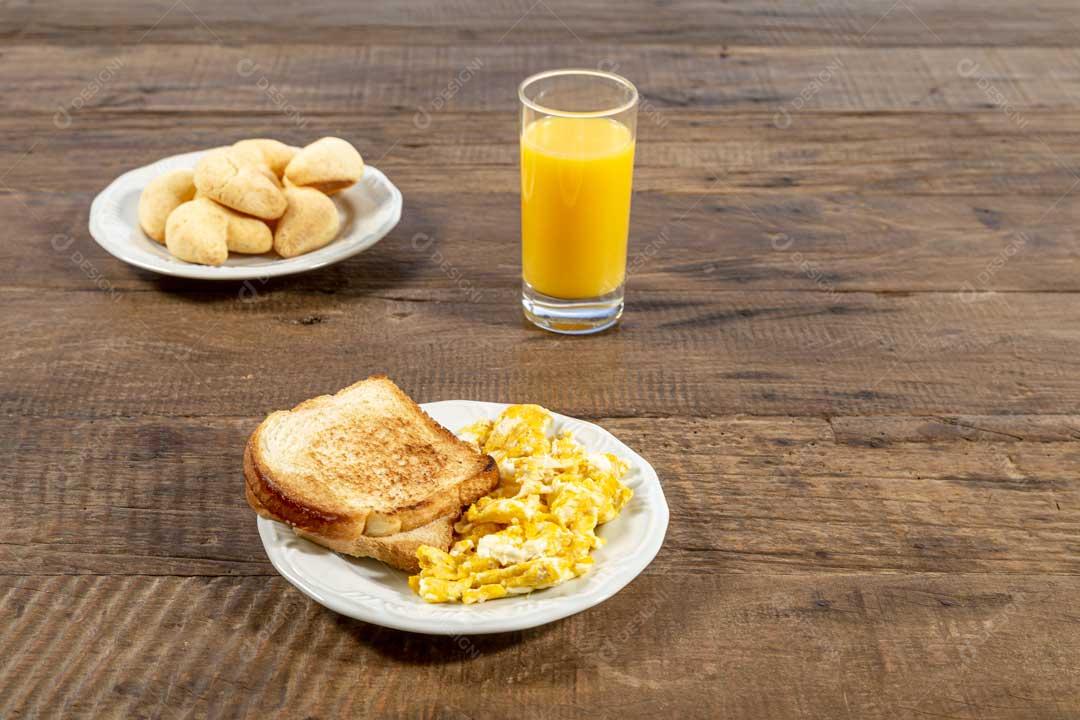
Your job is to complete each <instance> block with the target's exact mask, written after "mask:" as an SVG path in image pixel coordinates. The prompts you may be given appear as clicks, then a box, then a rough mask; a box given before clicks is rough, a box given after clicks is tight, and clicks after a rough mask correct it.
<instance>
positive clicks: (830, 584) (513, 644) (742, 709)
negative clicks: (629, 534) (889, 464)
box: [0, 573, 1080, 719]
mask: <svg viewBox="0 0 1080 720" xmlns="http://www.w3.org/2000/svg"><path fill="white" fill-rule="evenodd" d="M1078 590H1080V580H1078V579H1077V578H1076V576H1069V577H1054V578H1048V577H1044V576H1039V575H1035V576H1031V575H1029V576H1006V577H1002V576H997V575H992V574H987V575H976V576H961V577H948V576H935V575H920V574H913V575H905V576H900V577H897V576H884V575H878V576H864V575H841V576H822V575H819V574H812V575H793V576H765V577H761V576H754V575H744V576H717V575H711V574H707V573H702V574H695V575H687V576H685V577H681V578H678V579H677V580H674V579H670V578H666V577H663V576H657V575H655V574H653V573H647V574H646V575H644V576H642V577H641V578H639V579H638V580H637V581H635V582H634V583H633V584H632V585H631V586H629V587H628V588H627V589H625V590H624V591H623V592H621V593H619V594H618V595H616V596H615V597H614V598H613V599H611V600H610V601H608V602H607V603H605V604H603V605H601V606H599V607H598V608H595V609H594V610H592V611H590V612H587V613H584V614H582V615H578V616H575V617H572V618H569V619H567V620H564V621H560V622H557V623H554V624H552V625H548V626H545V627H542V628H538V629H536V630H531V631H526V632H520V633H509V634H504V635H495V636H474V637H452V638H451V637H447V638H439V637H435V638H432V637H424V636H418V635H411V634H408V633H400V632H395V631H391V630H385V629H382V628H378V627H376V626H373V625H368V624H365V623H361V622H357V621H353V620H350V619H348V618H343V617H341V616H338V615H335V614H333V613H332V612H330V611H329V610H325V609H323V608H321V607H320V606H318V605H316V604H314V603H312V602H310V601H308V600H307V599H306V598H305V597H303V596H302V595H300V593H299V592H297V591H296V590H294V589H293V588H291V587H290V586H289V585H288V584H287V583H286V582H285V581H284V580H282V579H280V578H215V579H211V578H133V577H128V578H118V577H38V576H28V577H24V578H20V579H11V578H0V617H2V618H3V619H4V620H5V621H7V622H8V623H9V627H16V628H21V629H23V630H25V628H26V625H25V621H26V619H27V618H33V617H36V618H39V619H40V621H41V625H40V630H41V632H40V633H39V634H38V635H37V640H36V641H35V642H34V643H33V644H32V645H27V644H25V638H24V637H20V635H21V634H20V633H18V632H14V633H5V634H4V635H3V636H0V651H2V652H3V657H4V658H5V663H6V666H7V667H6V669H7V670H8V671H7V672H5V673H3V674H2V675H0V712H3V713H4V715H5V716H6V717H23V716H25V715H28V714H31V715H32V714H33V713H34V711H35V710H36V709H37V708H43V707H47V708H62V709H63V710H64V711H66V712H67V713H71V714H74V715H79V716H94V717H101V716H116V717H162V718H170V717H187V716H196V717H205V716H212V717H223V716H233V715H237V714H240V715H248V716H260V715H265V714H286V713H288V714H291V713H292V712H294V711H295V709H297V708H305V709H309V714H316V715H318V716H320V717H341V716H346V715H348V716H361V717H403V716H404V717H430V718H483V717H490V716H491V715H492V713H494V712H498V711H499V709H508V708H513V709H514V714H515V716H519V717H522V718H577V717H581V716H582V714H588V715H590V716H596V717H600V718H622V717H628V716H631V717H644V716H648V715H655V714H656V713H661V712H665V711H669V712H670V711H671V710H672V709H673V708H678V712H679V715H680V717H688V718H702V719H705V718H715V717H720V716H724V717H755V718H760V717H838V718H846V717H859V718H882V719H885V718H891V717H896V716H900V717H918V716H923V715H926V716H940V715H946V716H954V717H956V716H958V717H978V718H991V719H1000V718H1014V717H1028V718H1031V717H1051V718H1052V717H1069V716H1070V715H1071V714H1072V713H1071V710H1072V709H1074V708H1075V707H1077V704H1078V703H1080V693H1078V688H1077V685H1076V682H1075V677H1076V672H1077V669H1078V667H1080V642H1078V640H1080V629H1078V625H1077V622H1076V617H1075V614H1072V612H1071V608H1072V599H1073V598H1074V597H1075V595H1076V592H1077V591H1078ZM1048 626H1052V627H1055V628H1057V632H1055V633H1052V634H1050V633H1047V632H1046V628H1047V627H1048ZM140 628H153V630H154V632H153V633H148V632H144V631H140ZM1035 638H1038V641H1036V640H1035ZM20 641H22V642H20ZM657 648H664V652H663V653H657V652H656V649H657ZM519 658H520V659H519ZM691 668H692V670H693V672H688V669H691ZM809 668H812V669H809ZM433 688H437V691H435V690H432V689H433ZM314 708H318V709H319V710H317V711H315V710H311V709H314Z"/></svg>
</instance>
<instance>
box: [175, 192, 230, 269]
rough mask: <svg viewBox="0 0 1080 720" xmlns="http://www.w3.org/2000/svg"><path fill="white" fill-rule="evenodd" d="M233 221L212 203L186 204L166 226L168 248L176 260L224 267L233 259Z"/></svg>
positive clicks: (201, 199) (177, 210) (207, 201)
mask: <svg viewBox="0 0 1080 720" xmlns="http://www.w3.org/2000/svg"><path fill="white" fill-rule="evenodd" d="M228 230H229V219H228V217H227V216H226V215H225V213H223V212H222V211H221V208H220V207H219V206H218V205H217V204H215V203H214V201H212V200H208V199H207V198H199V199H198V200H191V201H189V202H186V203H184V204H182V205H181V206H180V207H178V208H176V209H175V210H173V211H172V213H170V214H169V219H168V221H166V223H165V247H167V248H169V252H171V253H172V254H173V255H175V256H176V257H178V258H180V259H181V260H186V261H187V262H192V263H199V264H200V265H221V264H223V263H224V262H225V261H226V260H227V259H228V258H229V244H228V240H227V238H228Z"/></svg>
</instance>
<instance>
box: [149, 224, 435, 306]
mask: <svg viewBox="0 0 1080 720" xmlns="http://www.w3.org/2000/svg"><path fill="white" fill-rule="evenodd" d="M397 244H400V243H397ZM393 245H395V243H394V242H393V241H392V240H391V239H390V238H387V239H386V240H384V241H383V242H382V243H380V244H379V245H377V246H375V247H374V248H372V249H370V250H368V251H367V252H364V253H361V254H360V255H356V256H354V257H351V258H348V259H346V260H342V261H341V262H339V263H336V264H334V265H329V266H327V267H323V268H319V269H317V270H309V271H307V272H303V273H298V274H296V275H284V276H281V277H259V278H253V279H250V280H227V281H212V280H191V279H188V278H178V277H170V276H167V275H157V274H155V273H150V272H148V271H144V270H139V271H138V272H139V273H140V274H141V275H143V276H144V277H146V278H147V279H148V280H149V281H150V282H151V283H153V285H154V286H156V289H157V290H159V291H161V292H163V293H166V294H168V295H172V296H174V297H176V298H178V299H181V300H185V301H189V302H195V303H220V302H229V301H240V302H241V303H244V304H251V305H258V303H259V302H260V301H263V300H266V299H268V298H269V297H271V296H272V295H274V294H275V293H278V292H281V291H289V290H296V291H301V292H303V291H307V292H310V293H318V294H323V295H327V296H333V295H337V294H348V295H351V296H352V295H355V296H360V295H367V294H371V293H376V292H379V291H381V290H385V289H387V288H393V287H400V286H402V285H404V284H405V283H406V282H407V281H408V280H409V279H410V278H412V277H413V276H414V275H416V274H417V273H418V272H420V268H419V267H418V266H417V263H415V262H410V261H409V258H408V257H405V254H406V253H402V252H398V251H397V250H400V249H395V248H394V247H393ZM406 252H407V251H406Z"/></svg>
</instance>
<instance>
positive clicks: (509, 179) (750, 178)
mask: <svg viewBox="0 0 1080 720" xmlns="http://www.w3.org/2000/svg"><path fill="white" fill-rule="evenodd" d="M667 118H668V116H667V115H665V116H664V122H665V125H664V126H660V125H650V124H649V121H647V120H644V119H643V122H642V128H641V139H640V141H639V147H638V152H637V157H636V168H635V175H634V185H635V189H636V191H637V192H638V193H641V192H658V193H665V194H668V195H676V196H681V195H686V194H694V195H710V196H715V197H724V196H728V195H735V196H738V197H739V198H740V199H741V196H743V195H747V194H773V195H776V196H777V197H782V198H785V199H788V200H789V201H795V198H800V199H804V198H807V196H811V195H812V196H814V197H815V198H819V199H820V198H828V197H834V196H847V195H859V196H860V197H870V198H874V197H876V196H879V195H882V194H886V195H890V196H892V195H924V196H951V195H982V196H1007V197H1015V196H1016V195H1036V196H1045V199H1042V200H1041V201H1040V203H1039V204H1040V212H1045V211H1047V210H1048V209H1050V208H1051V207H1052V206H1054V202H1055V201H1057V200H1058V199H1059V198H1061V196H1062V195H1063V194H1065V193H1067V192H1069V191H1070V190H1075V184H1076V183H1077V179H1078V178H1080V145H1078V144H1077V143H1076V137H1075V133H1073V132H1072V130H1071V129H1070V128H1071V127H1073V126H1075V124H1076V123H1077V122H1080V114H1078V113H1074V112H1068V113H1057V112H1044V113H1037V114H1032V115H1030V116H1025V119H1026V120H1027V124H1026V126H1025V127H1023V128H1021V127H1018V126H1017V125H1016V124H1015V123H1014V122H1013V120H1012V119H1010V117H1009V116H1007V115H1005V114H1003V113H999V112H984V113H978V114H959V113H940V114H939V113H904V114H895V115H893V114H890V115H871V116H861V115H853V114H848V113H803V114H801V115H799V116H798V117H795V118H793V121H792V124H791V125H790V126H788V127H784V128H780V127H777V126H776V125H775V124H774V122H773V120H774V114H773V112H772V111H768V112H758V113H732V114H704V113H698V114H690V115H686V116H682V115H680V116H678V117H675V116H672V117H671V119H670V121H668V120H667ZM309 121H310V122H309V123H308V126H307V127H306V128H304V129H303V130H301V131H297V130H296V129H295V128H291V127H289V123H288V121H287V120H285V119H284V118H282V117H280V116H274V115H270V116H267V115H265V114H263V115H259V116H256V117H250V116H244V115H240V116H237V117H233V118H229V119H222V118H221V117H217V116H212V115H205V114H198V115H194V116H192V117H190V118H183V119H181V118H178V117H176V116H172V115H167V114H166V115H156V116H147V117H137V118H136V117H124V116H117V115H116V114H112V113H110V114H106V115H100V116H99V115H96V114H94V113H88V114H86V115H84V116H80V117H76V118H74V119H73V121H72V126H71V129H68V130H56V129H54V128H53V127H52V125H51V121H50V120H49V119H48V118H47V117H46V116H43V115H33V116H30V117H26V118H16V119H13V120H6V121H3V122H0V141H2V145H0V147H2V150H0V168H3V169H4V172H3V173H2V174H0V183H2V185H0V193H4V191H11V190H23V191H31V192H32V191H45V192H48V193H50V194H52V193H69V192H85V193H96V192H98V191H100V190H101V189H102V188H103V187H104V186H105V185H107V184H108V183H109V182H111V181H112V179H113V178H115V177H116V176H117V175H119V174H121V173H123V172H125V171H127V170H130V169H132V168H134V167H138V166H140V165H143V164H148V163H151V162H154V161H155V160H157V159H160V158H162V157H167V156H170V155H175V154H178V153H181V152H188V151H191V150H198V149H205V148H208V147H216V146H219V145H221V144H223V143H226V142H231V141H234V140H237V139H240V138H243V137H251V136H259V135H269V136H276V137H281V138H282V139H284V140H286V141H289V142H295V143H299V144H303V143H306V142H310V141H311V140H312V139H314V138H317V137H320V136H322V135H327V134H333V135H342V136H344V137H347V138H350V139H351V140H352V141H353V142H355V143H356V145H357V146H358V147H359V149H360V151H361V152H362V153H363V154H364V155H365V156H366V157H367V158H368V161H369V162H371V163H372V164H375V165H377V166H379V167H380V168H381V169H383V170H385V171H386V172H387V173H389V175H390V177H391V178H392V179H393V180H394V181H395V182H396V183H398V184H399V185H400V187H401V188H402V190H403V191H404V192H405V193H406V198H407V199H408V198H409V196H410V195H411V193H414V192H419V193H435V192H441V193H449V194H453V196H454V197H457V196H459V195H462V193H463V191H464V193H465V198H466V199H468V194H469V193H488V192H491V193H500V194H505V193H506V192H507V191H508V190H510V189H512V188H514V187H515V186H516V184H517V182H518V152H519V151H518V142H517V135H516V131H515V125H514V116H513V114H512V113H510V112H505V113H502V112H490V113H476V114H466V113H453V114H443V115H439V116H436V117H432V118H431V124H430V125H429V126H427V127H424V128H418V127H416V126H415V125H414V124H413V113H412V112H410V111H406V112H398V113H389V114H375V113H372V114H370V115H354V116H344V115H340V114H334V115H329V116H315V117H311V118H309ZM162 123H165V124H167V125H169V126H174V125H179V126H181V127H183V128H184V130H183V131H182V132H181V133H169V132H161V130H160V126H161V124H162ZM136 138H137V139H138V142H137V143H136V147H135V148H133V147H132V145H133V142H134V140H135V139H136ZM40 201H41V200H38V202H40ZM27 202H30V201H29V200H27ZM503 202H506V201H505V200H503ZM689 204H690V201H685V203H684V201H683V198H681V197H678V198H677V202H676V201H673V202H672V203H671V205H670V210H671V214H672V215H674V214H676V213H681V212H682V211H683V210H684V209H685V207H686V206H687V205H689ZM1058 204H1059V205H1060V204H1061V203H1060V202H1059V203H1058ZM510 207H511V208H514V209H516V203H510ZM1054 207H1056V206H1054ZM408 208H409V209H416V208H417V206H416V205H413V204H410V205H409V206H408ZM918 222H919V216H916V217H912V218H909V219H908V223H909V227H910V226H915V227H918V224H917V223H918Z"/></svg>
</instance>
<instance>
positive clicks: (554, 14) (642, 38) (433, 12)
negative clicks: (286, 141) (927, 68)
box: [0, 0, 1076, 47]
mask: <svg viewBox="0 0 1080 720" xmlns="http://www.w3.org/2000/svg"><path fill="white" fill-rule="evenodd" d="M1074 12H1075V7H1074V6H1072V5H1071V4H1070V3H1068V2H1063V1H1061V0H1058V1H1054V0H1039V2H1033V3H1025V4H1024V5H1022V6H1021V5H1017V4H1016V3H1015V2H1009V1H1008V0H993V1H987V2H976V1H975V0H963V1H961V2H951V3H947V4H945V3H940V2H935V1H934V0H906V1H905V2H904V3H903V4H902V5H898V4H897V3H895V2H893V0H867V1H866V2H860V3H857V4H852V3H847V2H843V0H824V1H821V2H814V3H812V4H807V3H804V2H799V0H783V1H781V2H771V3H769V4H768V5H762V4H761V3H760V2H753V1H752V0H737V1H736V2H725V3H722V4H721V3H715V2H707V1H705V0H675V1H661V0H632V1H630V2H623V3H618V4H612V3H609V2H604V1H603V0H585V1H576V2H571V1H570V0H545V2H544V3H543V4H538V3H533V2H529V0H501V1H499V2H488V3H483V4H474V3H462V2H454V3H446V2H439V1H438V0H423V1H420V2H409V3H403V4H398V3H380V2H349V1H348V0H336V1H335V2H325V3H320V5H319V7H318V9H317V11H315V10H314V9H313V8H311V7H308V6H301V5H288V4H284V3H281V4H269V3H262V4H260V7H259V9H258V13H252V12H251V11H250V9H249V8H248V6H245V5H232V4H221V3H215V2H213V1H212V0H185V2H184V3H182V4H179V5H178V4H174V3H172V2H170V1H169V0H158V1H156V2H144V3H137V4H132V3H128V2H123V1H122V0H107V1H105V2H99V3H95V4H94V6H93V8H92V9H91V8H89V7H87V6H86V5H85V4H83V3H79V2H76V1H75V0H63V1H61V2H51V3H49V4H48V5H45V6H40V5H35V4H32V3H10V2H9V3H7V6H6V8H5V14H4V17H3V21H2V22H0V36H3V37H5V40H10V41H15V42H49V43H55V44H60V45H78V44H85V43H109V44H116V45H131V44H136V43H140V42H154V43H168V44H183V43H205V42H210V41H217V42H221V43H226V44H229V45H237V44H250V43H255V42H262V43H266V42H279V43H288V44H292V45H305V44H324V43H351V44H371V43H409V44H416V45H428V44H432V45H444V44H491V43H499V44H506V45H550V44H553V43H567V42H576V41H580V42H582V43H586V42H587V43H603V42H610V41H611V40H612V38H618V39H619V42H620V43H623V44H627V45H634V44H639V43H657V42H663V43H672V44H679V45H694V44H718V45H719V44H724V45H767V46H772V45H783V46H799V45H825V46H832V45H840V46H848V45H854V46H869V47H890V46H938V45H953V46H955V45H995V46H1005V47H1010V46H1044V47H1052V46H1075V45H1076V37H1075V35H1074V33H1073V32H1072V30H1071V22H1072V20H1073V19H1074ZM200 21H201V23H200ZM202 23H205V25H203V24H202Z"/></svg>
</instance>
